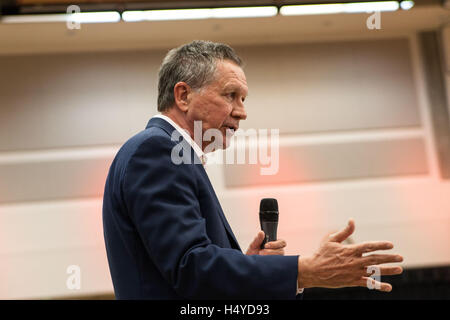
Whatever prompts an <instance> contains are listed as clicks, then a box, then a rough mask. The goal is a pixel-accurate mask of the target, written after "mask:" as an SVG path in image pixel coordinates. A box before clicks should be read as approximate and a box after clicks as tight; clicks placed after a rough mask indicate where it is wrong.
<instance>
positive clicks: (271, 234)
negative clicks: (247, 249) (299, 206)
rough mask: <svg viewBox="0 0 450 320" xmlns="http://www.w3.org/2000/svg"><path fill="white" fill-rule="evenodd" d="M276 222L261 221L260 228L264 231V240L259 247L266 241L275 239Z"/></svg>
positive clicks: (262, 246)
mask: <svg viewBox="0 0 450 320" xmlns="http://www.w3.org/2000/svg"><path fill="white" fill-rule="evenodd" d="M277 228H278V222H276V221H261V230H262V231H264V233H265V235H266V236H265V238H264V241H263V242H262V244H261V249H263V248H264V245H265V244H266V242H269V241H275V240H277Z"/></svg>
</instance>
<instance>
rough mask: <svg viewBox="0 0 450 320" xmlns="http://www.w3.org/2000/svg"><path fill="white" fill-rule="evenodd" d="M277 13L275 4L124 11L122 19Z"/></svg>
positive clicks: (179, 18) (151, 19) (268, 15)
mask: <svg viewBox="0 0 450 320" xmlns="http://www.w3.org/2000/svg"><path fill="white" fill-rule="evenodd" d="M277 13H278V9H277V7H275V6H265V7H241V8H214V9H207V8H205V9H167V10H145V11H125V12H123V13H122V19H123V20H124V21H127V22H136V21H164V20H192V19H211V18H218V19H220V18H252V17H272V16H275V15H277Z"/></svg>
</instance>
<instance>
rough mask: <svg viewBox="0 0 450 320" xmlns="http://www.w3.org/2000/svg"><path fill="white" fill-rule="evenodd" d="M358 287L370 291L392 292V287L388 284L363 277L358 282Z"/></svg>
mask: <svg viewBox="0 0 450 320" xmlns="http://www.w3.org/2000/svg"><path fill="white" fill-rule="evenodd" d="M357 286H360V287H366V288H368V289H375V290H378V291H384V292H391V291H392V286H391V285H390V284H389V283H387V282H380V281H377V280H375V279H373V278H369V277H362V278H361V280H358V281H357Z"/></svg>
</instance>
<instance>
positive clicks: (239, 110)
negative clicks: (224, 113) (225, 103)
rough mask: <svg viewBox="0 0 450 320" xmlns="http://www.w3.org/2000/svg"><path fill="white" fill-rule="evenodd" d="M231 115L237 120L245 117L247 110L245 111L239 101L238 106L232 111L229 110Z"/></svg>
mask: <svg viewBox="0 0 450 320" xmlns="http://www.w3.org/2000/svg"><path fill="white" fill-rule="evenodd" d="M231 116H232V117H233V118H237V119H239V120H245V119H247V112H245V108H244V104H242V103H240V104H239V105H238V106H236V107H235V108H233V111H231Z"/></svg>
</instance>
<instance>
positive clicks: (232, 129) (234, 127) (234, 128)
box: [224, 125, 238, 133]
mask: <svg viewBox="0 0 450 320" xmlns="http://www.w3.org/2000/svg"><path fill="white" fill-rule="evenodd" d="M224 127H225V128H226V130H230V131H231V133H234V132H235V131H236V130H237V129H238V128H237V126H233V125H225V126H224Z"/></svg>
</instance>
